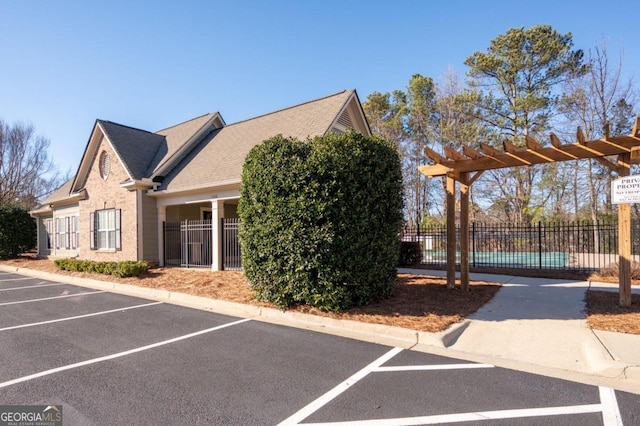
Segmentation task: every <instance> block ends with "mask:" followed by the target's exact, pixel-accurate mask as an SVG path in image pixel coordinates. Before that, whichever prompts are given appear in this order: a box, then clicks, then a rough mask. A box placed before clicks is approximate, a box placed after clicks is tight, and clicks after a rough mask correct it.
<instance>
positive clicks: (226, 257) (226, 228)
mask: <svg viewBox="0 0 640 426" xmlns="http://www.w3.org/2000/svg"><path fill="white" fill-rule="evenodd" d="M239 231H240V219H236V218H225V219H222V266H223V268H224V269H225V270H227V271H241V270H242V260H241V256H240V241H239V239H238V232H239Z"/></svg>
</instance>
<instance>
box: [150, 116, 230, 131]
mask: <svg viewBox="0 0 640 426" xmlns="http://www.w3.org/2000/svg"><path fill="white" fill-rule="evenodd" d="M215 115H218V116H220V113H219V112H217V111H216V112H208V113H206V114H202V115H199V116H197V117H193V118H190V119H188V120H185V121H181V122H180V123H177V124H174V125H172V126H169V127H165V128H162V129H160V130H156V131H155V132H153V133H164V132H167V131H168V130H171V129H173V128H175V127H179V126H182V125H184V124H187V123H189V122H191V121H195V120H199V119H201V118H205V117H213V116H215ZM220 118H222V116H220Z"/></svg>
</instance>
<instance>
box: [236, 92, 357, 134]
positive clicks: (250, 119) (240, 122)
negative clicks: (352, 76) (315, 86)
mask: <svg viewBox="0 0 640 426" xmlns="http://www.w3.org/2000/svg"><path fill="white" fill-rule="evenodd" d="M347 92H350V93H351V92H355V90H354V89H350V90H341V91H339V92H336V93H333V94H331V95H327V96H323V97H321V98H316V99H312V100H310V101H306V102H301V103H299V104H296V105H291V106H288V107H285V108H281V109H278V110H275V111H271V112H267V113H265V114H262V115H257V116H255V117H251V118H247V119H245V120H241V121H236V122H235V123H231V124H229V126H235V125H237V124H242V123H246V122H247V121H252V120H257V119H259V118H263V117H267V116H269V115H274V114H278V113H280V112H283V111H287V110H290V109H294V108H298V107H301V106H303V105H308V104H312V103H314V102H319V101H323V100H325V99H329V98H332V97H334V96H338V95H342V94H345V93H347Z"/></svg>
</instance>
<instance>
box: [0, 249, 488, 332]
mask: <svg viewBox="0 0 640 426" xmlns="http://www.w3.org/2000/svg"><path fill="white" fill-rule="evenodd" d="M0 264H2V265H11V266H17V267H21V268H30V269H36V270H40V271H45V272H51V273H56V274H60V275H68V276H75V277H82V278H92V279H98V280H102V281H111V282H118V283H124V284H131V285H136V286H140V287H149V288H156V289H164V290H169V291H176V292H182V293H187V294H192V295H195V296H203V297H211V298H216V299H220V300H228V301H231V302H237V303H244V304H251V305H259V306H266V307H274V306H273V305H271V304H269V303H264V302H259V301H257V300H255V299H254V298H253V295H252V293H251V290H250V289H249V286H248V285H247V282H246V280H245V278H244V274H243V273H242V272H234V271H223V272H213V271H209V270H193V269H180V268H155V269H150V270H149V272H148V273H146V274H144V275H142V276H140V277H137V278H116V277H112V276H108V275H96V274H89V273H81V272H69V271H60V270H58V268H56V266H55V265H54V264H53V261H51V260H47V259H34V258H33V257H30V256H23V257H21V258H19V259H14V260H7V261H2V262H0ZM470 287H471V290H470V291H469V292H467V293H464V292H462V290H460V289H454V290H448V289H447V288H446V280H445V279H444V278H441V277H434V276H429V275H409V274H399V275H398V280H397V282H396V286H395V288H394V292H393V295H392V296H391V297H390V298H388V299H384V300H379V301H376V302H373V303H371V304H369V305H367V306H364V307H359V308H353V309H349V310H347V311H344V312H340V313H333V312H322V311H320V310H319V309H316V308H313V307H310V306H296V307H293V308H292V310H296V311H299V312H305V313H310V314H313V315H321V316H326V317H331V318H339V319H349V320H353V321H363V322H369V323H375V324H387V325H392V326H397V327H403V328H409V329H413V330H420V331H427V332H437V331H441V330H445V329H446V328H447V327H448V326H449V325H451V324H454V323H456V322H459V321H462V320H463V319H464V318H466V317H467V316H469V315H471V314H473V313H474V312H475V311H477V310H478V309H479V308H480V307H481V306H483V305H484V304H485V303H487V302H488V301H490V300H491V298H492V297H493V296H494V295H495V293H496V292H497V291H498V289H499V288H500V286H499V284H496V283H488V282H471V283H470Z"/></svg>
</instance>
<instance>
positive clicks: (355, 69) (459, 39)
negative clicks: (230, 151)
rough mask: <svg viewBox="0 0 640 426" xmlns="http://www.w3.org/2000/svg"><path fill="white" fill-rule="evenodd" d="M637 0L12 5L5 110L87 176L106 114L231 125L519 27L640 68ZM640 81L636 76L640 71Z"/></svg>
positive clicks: (0, 86) (450, 58)
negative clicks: (86, 161)
mask: <svg viewBox="0 0 640 426" xmlns="http://www.w3.org/2000/svg"><path fill="white" fill-rule="evenodd" d="M638 12H640V3H639V2H637V0H609V1H607V2H602V1H593V0H581V1H563V0H538V1H517V0H511V1H506V0H504V1H499V0H493V1H462V0H449V1H427V0H423V1H419V0H415V1H403V0H394V1H388V0H387V1H378V0H369V1H365V0H362V1H356V0H322V1H311V0H299V1H284V0H283V1H280V0H270V1H266V0H265V1H245V0H234V1H189V0H182V1H161V0H156V1H136V0H125V1H119V0H118V1H92V0H87V1H67V0H55V1H50V0H46V1H40V0H27V1H18V0H5V1H3V2H1V3H0V16H1V17H2V18H1V20H0V22H1V23H0V46H2V49H1V55H0V118H2V119H4V120H5V121H8V122H10V123H13V122H16V121H22V122H27V123H31V124H33V125H34V126H35V127H36V130H37V132H38V134H40V135H42V136H45V137H47V138H49V139H50V141H51V151H50V154H51V155H52V157H53V159H54V161H55V162H56V163H57V165H58V166H59V167H60V168H61V170H62V171H67V170H69V171H71V172H72V173H75V171H76V168H77V165H78V162H79V161H80V158H81V156H82V152H83V150H84V148H85V145H86V143H87V140H88V138H89V134H90V132H91V129H92V127H93V124H94V122H95V120H96V119H97V118H100V119H104V120H110V121H115V122H118V123H121V124H126V125H129V126H132V127H137V128H141V129H145V130H150V131H155V130H159V129H161V128H164V127H167V126H170V125H173V124H177V123H179V122H181V121H184V120H188V119H190V118H193V117H196V116H199V115H202V114H205V113H207V112H211V111H219V112H220V113H221V114H222V116H223V118H224V119H225V121H226V122H227V123H233V122H236V121H240V120H244V119H246V118H250V117H253V116H256V115H260V114H263V113H267V112H270V111H273V110H276V109H280V108H283V107H287V106H291V105H294V104H297V103H300V102H304V101H307V100H311V99H315V98H318V97H322V96H325V95H329V94H332V93H335V92H338V91H340V90H343V89H351V88H355V89H357V91H358V94H359V96H360V99H361V101H364V100H365V99H366V97H367V95H369V94H370V93H371V92H373V91H379V92H387V91H391V90H394V89H404V88H405V87H406V84H407V82H408V81H409V78H410V77H411V75H413V74H415V73H420V74H423V75H427V76H430V77H433V78H434V79H436V80H438V79H440V78H442V75H443V74H444V73H445V71H446V70H447V69H448V68H453V69H455V70H456V71H457V72H458V73H460V74H461V75H463V74H464V73H465V72H466V70H467V68H466V66H464V64H463V61H464V59H465V58H466V57H468V56H469V55H471V54H472V53H473V52H474V51H476V50H481V51H484V50H486V48H487V46H488V45H489V42H490V40H491V39H492V38H494V37H495V36H497V35H498V34H503V33H504V32H506V30H507V29H509V28H514V27H522V26H524V27H530V26H533V25H536V24H550V25H552V26H553V27H554V28H555V29H556V30H558V31H559V32H561V33H566V32H571V33H572V34H573V37H574V47H575V48H579V49H583V50H588V49H590V48H593V47H594V46H597V45H599V44H600V43H601V42H602V40H603V38H606V39H607V40H608V47H609V52H610V54H611V55H612V57H613V58H617V55H619V53H620V52H621V51H622V50H624V70H625V72H626V76H627V77H631V76H633V75H635V74H636V73H637V72H638V71H639V70H640V39H639V37H638V32H637V29H636V28H635V26H634V25H633V22H634V17H635V16H637V15H638ZM636 77H637V75H636Z"/></svg>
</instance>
